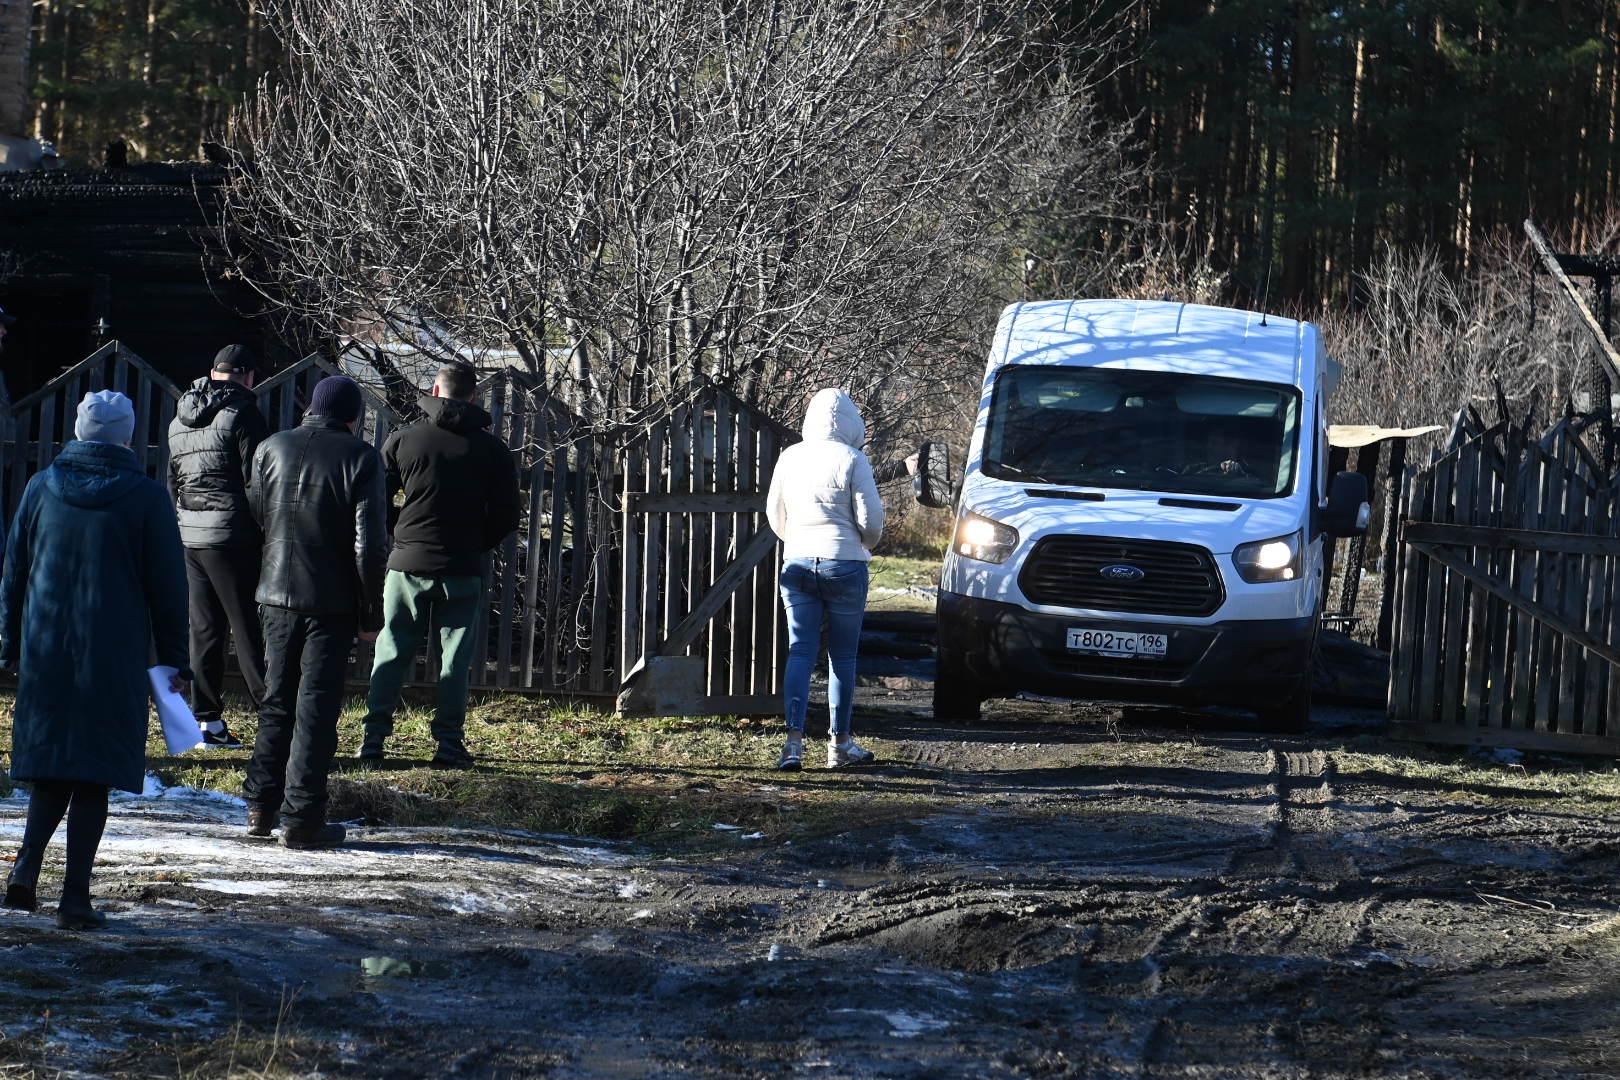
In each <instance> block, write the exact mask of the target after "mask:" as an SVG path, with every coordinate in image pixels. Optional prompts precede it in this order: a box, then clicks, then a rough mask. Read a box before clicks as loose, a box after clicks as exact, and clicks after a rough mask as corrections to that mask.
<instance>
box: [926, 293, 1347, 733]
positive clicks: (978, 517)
mask: <svg viewBox="0 0 1620 1080" xmlns="http://www.w3.org/2000/svg"><path fill="white" fill-rule="evenodd" d="M1336 372H1337V365H1335V364H1333V363H1332V362H1331V361H1329V360H1328V358H1327V354H1326V353H1325V352H1324V351H1323V348H1322V343H1321V339H1320V338H1319V336H1318V334H1317V331H1316V328H1315V327H1314V326H1312V325H1311V324H1310V323H1304V322H1296V321H1294V320H1292V319H1280V318H1276V317H1265V316H1262V315H1260V314H1257V313H1254V312H1247V311H1235V310H1231V309H1228V308H1218V307H1204V306H1200V305H1196V304H1178V303H1171V302H1142V301H1134V300H1073V301H1042V302H1039V303H1024V304H1015V305H1013V306H1011V307H1009V308H1007V309H1006V311H1004V312H1003V313H1002V316H1001V321H1000V324H999V325H998V326H997V328H996V336H995V341H994V343H993V344H992V345H991V349H990V362H989V365H988V366H987V368H986V370H985V376H984V385H983V391H982V394H981V397H980V400H979V412H978V420H977V422H976V423H975V425H974V429H973V439H972V442H971V444H970V446H969V449H968V458H967V470H966V474H965V476H964V478H963V481H962V484H961V486H960V490H959V492H957V493H956V494H955V499H954V502H955V505H956V511H957V515H956V525H955V532H954V534H953V536H952V540H951V545H950V550H949V551H948V553H947V554H946V556H945V565H944V569H943V571H942V575H941V579H940V590H939V608H938V612H939V641H938V682H937V683H936V689H935V695H934V709H935V713H936V715H938V716H939V717H941V718H972V717H976V716H978V714H979V706H980V704H981V703H982V702H983V701H984V700H985V699H986V698H991V697H998V696H1009V695H1012V694H1016V693H1019V692H1030V693H1036V694H1043V695H1053V696H1061V697H1071V698H1088V699H1096V700H1108V701H1145V702H1161V703H1167V704H1170V703H1181V704H1193V705H1226V706H1238V707H1241V708H1246V709H1250V710H1253V711H1254V712H1256V713H1258V714H1259V716H1260V718H1261V720H1262V721H1263V722H1265V724H1266V725H1267V726H1268V727H1277V728H1282V729H1298V728H1300V727H1302V726H1303V725H1304V723H1305V722H1306V720H1307V719H1308V717H1309V713H1310V688H1311V676H1310V672H1311V654H1312V650H1313V647H1314V644H1315V639H1316V633H1317V627H1318V624H1319V621H1320V615H1321V606H1322V603H1321V602H1322V598H1323V592H1324V590H1323V582H1322V566H1323V545H1324V542H1326V541H1327V540H1328V539H1329V538H1331V537H1334V536H1347V535H1354V534H1356V533H1357V532H1359V531H1363V530H1365V529H1366V526H1367V517H1368V512H1369V508H1368V505H1367V499H1368V491H1367V483H1366V479H1365V478H1364V477H1362V476H1360V475H1357V474H1354V473H1340V474H1339V475H1338V476H1336V477H1333V478H1329V477H1328V475H1327V456H1328V455H1327V423H1328V418H1327V398H1328V394H1329V393H1330V390H1331V386H1330V383H1331V381H1332V380H1333V379H1334V378H1335V377H1336V375H1335V373H1336ZM929 450H930V452H929V453H927V454H926V455H925V460H926V462H927V464H926V466H925V468H924V469H923V470H922V472H921V475H920V477H919V480H918V485H917V488H918V498H919V499H920V500H921V501H923V502H924V503H927V504H930V505H936V506H939V505H950V503H951V501H952V499H951V493H950V487H951V486H952V485H951V484H950V480H951V479H952V477H951V476H950V475H949V474H948V473H943V472H942V468H943V469H948V468H949V466H948V463H945V462H944V461H943V458H944V455H942V454H940V453H939V452H938V450H937V448H929Z"/></svg>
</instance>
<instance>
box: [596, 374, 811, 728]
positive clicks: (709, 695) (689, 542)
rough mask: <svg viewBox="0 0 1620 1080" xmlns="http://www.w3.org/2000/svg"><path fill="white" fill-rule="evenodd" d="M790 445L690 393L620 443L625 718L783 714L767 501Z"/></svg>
mask: <svg viewBox="0 0 1620 1080" xmlns="http://www.w3.org/2000/svg"><path fill="white" fill-rule="evenodd" d="M797 440H798V435H797V434H796V433H794V432H792V431H790V430H789V429H787V428H785V427H783V426H782V425H780V424H778V423H776V422H775V421H773V420H771V419H770V418H768V417H766V416H765V415H764V414H763V413H760V412H759V411H758V410H755V409H753V408H751V407H750V406H748V405H747V404H745V403H744V402H742V401H741V400H740V399H738V398H736V397H734V396H733V395H731V394H729V393H727V392H726V391H724V390H722V389H720V388H718V387H714V386H709V385H697V386H694V387H693V389H692V391H691V392H690V393H689V394H687V395H684V400H683V404H681V405H680V406H678V407H676V408H675V409H674V410H673V411H672V412H670V413H668V414H667V415H666V416H662V417H660V418H658V419H656V420H655V421H654V422H652V423H651V424H649V425H647V426H646V428H645V429H644V430H642V431H640V432H637V433H635V434H634V435H633V436H632V437H631V438H629V439H628V441H627V442H626V444H625V446H624V450H623V462H624V472H623V482H624V504H623V514H622V517H623V527H622V531H623V535H624V549H623V558H622V560H621V568H620V574H621V578H622V589H621V595H622V596H623V598H624V602H623V604H622V606H621V608H620V632H619V646H620V658H619V662H620V665H621V667H620V670H622V671H623V672H625V690H624V693H623V695H622V697H621V707H623V708H624V709H625V710H626V711H630V712H653V713H658V714H670V713H709V714H713V713H737V714H753V713H773V712H779V711H780V709H781V690H782V686H781V674H782V670H783V667H784V666H785V664H786V662H787V628H786V623H785V619H784V615H783V612H782V609H781V604H780V602H779V599H778V597H777V588H776V581H777V578H778V576H779V575H780V573H781V546H780V545H779V544H778V543H777V541H776V536H775V534H774V533H772V532H771V530H770V526H769V525H768V524H767V523H766V520H765V493H766V491H767V490H768V489H769V487H770V482H771V474H772V472H773V470H774V469H775V466H776V459H777V456H778V455H779V454H780V453H781V452H782V449H783V448H784V447H785V446H787V445H788V444H789V443H791V442H796V441H797Z"/></svg>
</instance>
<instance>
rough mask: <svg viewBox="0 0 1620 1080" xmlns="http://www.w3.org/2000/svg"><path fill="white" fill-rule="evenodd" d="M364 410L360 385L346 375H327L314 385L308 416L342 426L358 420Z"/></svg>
mask: <svg viewBox="0 0 1620 1080" xmlns="http://www.w3.org/2000/svg"><path fill="white" fill-rule="evenodd" d="M364 408H365V403H364V402H363V401H362V400H361V398H360V384H359V383H357V382H355V381H354V380H353V379H351V378H349V377H348V376H347V375H328V376H327V377H326V378H324V379H322V380H321V381H320V382H318V383H316V384H315V392H314V393H313V394H311V395H310V397H309V412H310V415H312V416H324V417H326V418H327V419H329V420H337V421H339V422H340V423H344V424H349V423H353V422H354V421H355V420H358V419H359V418H360V413H361V411H362V410H363V409H364Z"/></svg>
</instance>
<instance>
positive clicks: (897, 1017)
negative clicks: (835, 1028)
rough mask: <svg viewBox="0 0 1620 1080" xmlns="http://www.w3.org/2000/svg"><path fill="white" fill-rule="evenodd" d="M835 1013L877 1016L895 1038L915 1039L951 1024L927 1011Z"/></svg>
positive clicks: (838, 1010) (856, 1010)
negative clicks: (887, 1026) (930, 1014)
mask: <svg viewBox="0 0 1620 1080" xmlns="http://www.w3.org/2000/svg"><path fill="white" fill-rule="evenodd" d="M833 1011H834V1012H835V1013H859V1014H862V1015H865V1016H877V1017H881V1018H882V1019H883V1022H884V1023H886V1024H888V1025H889V1035H890V1036H891V1037H893V1038H896V1039H915V1038H916V1037H917V1036H919V1035H922V1034H926V1033H927V1032H930V1031H943V1030H944V1029H946V1028H948V1027H950V1026H951V1022H950V1021H949V1020H941V1019H940V1018H939V1017H937V1016H929V1015H928V1014H927V1013H907V1012H885V1011H883V1010H881V1009H834V1010H833Z"/></svg>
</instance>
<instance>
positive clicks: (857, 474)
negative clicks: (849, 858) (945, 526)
mask: <svg viewBox="0 0 1620 1080" xmlns="http://www.w3.org/2000/svg"><path fill="white" fill-rule="evenodd" d="M803 433H804V441H803V442H801V443H798V444H796V445H794V446H790V447H788V448H787V449H786V450H784V451H783V452H782V456H781V458H780V459H778V461H777V463H776V472H775V473H774V474H773V475H772V477H771V490H770V495H769V497H768V498H767V499H766V516H767V517H769V519H770V523H771V528H772V529H774V530H775V531H776V535H777V536H779V537H781V538H782V546H783V552H782V556H783V565H782V582H781V587H782V604H783V606H784V607H785V608H786V609H787V618H788V642H789V645H788V663H787V673H786V685H785V687H784V689H783V697H784V698H785V701H784V705H785V711H786V713H787V726H788V740H787V746H786V747H785V748H784V749H783V750H782V757H781V760H780V761H779V762H778V763H777V767H778V768H781V769H797V768H799V767H800V766H801V765H802V764H803V762H804V721H805V713H806V711H807V709H808V707H809V704H810V676H811V673H812V672H813V671H814V670H815V666H816V655H817V653H818V652H820V649H821V629H822V624H823V621H825V623H826V626H827V659H828V663H827V669H828V680H827V699H828V700H827V705H828V711H829V712H830V713H831V715H832V722H831V725H830V729H829V731H828V744H827V766H828V768H833V769H837V768H844V767H847V766H850V765H868V764H870V763H871V762H872V761H873V759H874V756H873V754H872V752H871V751H870V750H866V749H864V748H862V747H861V746H860V745H859V744H857V743H856V742H855V739H854V738H853V737H852V735H851V732H850V717H851V714H852V713H853V711H854V707H855V655H856V652H857V651H858V650H859V647H860V639H861V619H862V617H863V616H864V615H865V614H866V589H867V584H868V580H869V579H868V573H867V571H868V566H867V564H868V562H869V561H870V560H871V558H872V549H873V548H874V547H876V546H877V542H878V539H879V538H880V537H881V536H882V535H883V502H882V500H881V499H880V497H879V495H878V487H877V481H876V480H875V479H874V478H873V475H872V463H871V462H870V461H868V460H867V458H866V455H865V454H864V453H862V451H861V446H862V445H863V444H864V443H865V442H866V422H865V421H864V420H862V419H861V412H860V409H858V408H857V407H856V405H855V401H854V399H853V398H851V397H850V396H849V395H848V394H846V393H844V391H842V390H837V389H827V390H822V391H819V392H818V393H817V394H816V396H815V397H813V398H811V399H810V406H809V408H808V409H807V410H806V411H805V416H804V427H803Z"/></svg>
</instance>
